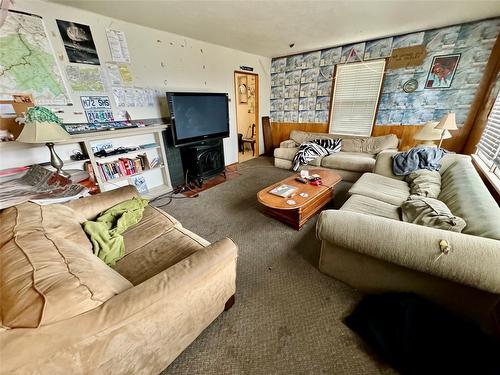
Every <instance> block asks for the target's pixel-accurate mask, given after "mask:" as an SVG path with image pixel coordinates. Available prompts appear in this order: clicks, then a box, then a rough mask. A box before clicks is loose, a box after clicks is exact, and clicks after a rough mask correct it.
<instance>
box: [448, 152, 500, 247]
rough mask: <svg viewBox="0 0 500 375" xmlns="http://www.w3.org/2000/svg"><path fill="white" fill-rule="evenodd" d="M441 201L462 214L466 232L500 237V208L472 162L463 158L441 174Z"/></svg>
mask: <svg viewBox="0 0 500 375" xmlns="http://www.w3.org/2000/svg"><path fill="white" fill-rule="evenodd" d="M441 189H442V190H441V194H439V200H441V201H443V202H444V203H446V205H447V206H448V207H449V208H450V210H451V212H453V213H454V214H455V215H457V216H460V217H462V218H463V219H464V220H465V222H466V223H467V226H466V227H465V229H464V230H463V233H467V234H471V235H473V236H481V237H487V238H492V239H494V240H500V208H499V207H498V204H497V203H496V202H495V199H494V198H493V197H492V196H491V194H490V192H489V191H488V189H487V188H486V186H485V185H484V183H483V181H482V180H481V177H479V175H478V173H477V172H476V170H475V168H474V166H473V165H472V163H471V161H470V160H468V159H460V160H457V161H456V162H455V163H453V164H451V165H450V166H449V167H448V168H447V169H446V171H444V172H443V174H442V175H441Z"/></svg>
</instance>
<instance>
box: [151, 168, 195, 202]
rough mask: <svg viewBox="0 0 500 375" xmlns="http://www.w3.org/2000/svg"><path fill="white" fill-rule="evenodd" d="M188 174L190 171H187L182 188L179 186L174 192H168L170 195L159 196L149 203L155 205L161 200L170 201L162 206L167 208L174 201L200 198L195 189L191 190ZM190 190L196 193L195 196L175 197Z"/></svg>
mask: <svg viewBox="0 0 500 375" xmlns="http://www.w3.org/2000/svg"><path fill="white" fill-rule="evenodd" d="M188 172H189V170H186V176H185V179H184V184H182V185H180V186H177V187H176V188H175V189H174V190H172V191H170V192H168V193H165V194H162V195H159V196H157V197H156V198H153V199H152V200H150V201H149V203H153V202H155V201H157V200H160V199H164V198H166V199H168V201H167V202H166V203H164V204H162V205H161V206H167V205H169V204H170V203H172V201H173V200H174V199H192V198H198V197H199V196H200V194H198V193H197V192H196V191H194V190H193V189H191V187H190V186H189V183H188ZM187 190H189V191H190V192H192V193H194V194H193V195H191V196H183V197H175V196H174V195H175V194H181V193H183V192H185V191H187Z"/></svg>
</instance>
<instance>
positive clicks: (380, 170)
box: [373, 149, 404, 180]
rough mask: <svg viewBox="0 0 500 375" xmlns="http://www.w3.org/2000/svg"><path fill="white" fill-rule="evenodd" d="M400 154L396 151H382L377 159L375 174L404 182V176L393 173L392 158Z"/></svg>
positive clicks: (374, 168)
mask: <svg viewBox="0 0 500 375" xmlns="http://www.w3.org/2000/svg"><path fill="white" fill-rule="evenodd" d="M398 152H399V151H398V150H394V149H390V150H383V151H380V152H379V153H378V154H377V157H376V159H375V166H374V167H373V173H376V174H379V175H382V176H385V177H390V178H395V179H398V180H402V179H403V178H404V176H396V175H395V174H394V173H392V157H393V156H394V155H396V154H397V153H398Z"/></svg>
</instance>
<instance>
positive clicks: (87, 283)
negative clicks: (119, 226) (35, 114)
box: [0, 203, 132, 328]
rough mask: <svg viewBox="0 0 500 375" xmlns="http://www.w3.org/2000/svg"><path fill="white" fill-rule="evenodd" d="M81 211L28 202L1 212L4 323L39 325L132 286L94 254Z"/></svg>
mask: <svg viewBox="0 0 500 375" xmlns="http://www.w3.org/2000/svg"><path fill="white" fill-rule="evenodd" d="M79 219H81V218H79V215H78V213H77V212H75V211H73V210H72V209H71V208H69V207H66V206H64V205H60V204H53V205H48V206H38V205H36V204H34V203H23V204H20V205H18V206H15V207H11V208H8V209H6V210H4V211H2V212H1V213H0V223H1V225H0V234H1V235H2V240H1V241H0V246H1V248H0V264H1V267H2V272H0V288H1V290H0V292H1V293H0V306H1V307H2V308H1V311H0V318H1V321H0V323H1V324H2V325H3V326H5V327H10V328H36V327H39V326H42V325H47V324H50V323H55V322H58V321H61V320H66V319H69V318H72V317H74V316H76V315H79V314H82V313H84V312H86V311H89V310H92V309H94V308H96V307H98V306H99V305H101V304H102V303H104V302H105V301H107V300H108V299H110V298H111V297H113V296H114V295H116V294H119V293H121V292H123V291H124V290H126V289H128V288H131V287H132V284H131V283H130V282H129V281H128V280H127V279H125V278H124V277H123V276H121V275H120V274H119V273H118V272H116V271H114V270H113V269H111V268H110V267H108V266H107V265H106V264H105V263H104V262H103V261H102V260H100V259H99V258H97V257H96V256H95V255H94V254H93V253H92V245H91V243H90V241H89V240H88V239H87V236H86V235H85V233H84V232H83V230H82V228H81V225H80V221H79Z"/></svg>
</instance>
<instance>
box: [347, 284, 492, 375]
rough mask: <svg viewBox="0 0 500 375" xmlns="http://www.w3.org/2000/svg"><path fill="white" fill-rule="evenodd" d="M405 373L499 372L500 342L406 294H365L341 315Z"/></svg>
mask: <svg viewBox="0 0 500 375" xmlns="http://www.w3.org/2000/svg"><path fill="white" fill-rule="evenodd" d="M345 323H346V325H347V326H348V327H349V328H351V329H352V330H353V331H355V332H356V333H358V334H359V335H360V336H361V337H362V338H363V339H364V340H365V341H366V342H367V343H368V344H369V345H370V346H371V347H372V348H373V349H374V350H375V351H376V352H377V353H378V354H379V355H380V356H381V357H382V358H384V359H385V360H387V361H388V362H389V363H390V364H391V365H392V366H393V367H394V368H396V369H397V370H398V371H400V372H401V373H403V374H437V373H439V374H441V375H442V374H500V342H499V341H498V340H496V339H494V338H492V337H489V336H487V335H485V334H483V333H482V332H481V331H480V330H479V328H478V327H477V326H476V325H474V324H473V323H471V322H468V321H466V320H464V319H462V318H459V317H457V316H456V315H453V314H452V313H450V312H449V311H447V310H445V309H443V308H442V307H440V306H437V305H436V304H434V303H432V302H429V301H427V300H425V299H423V298H421V297H418V296H417V295H414V294H409V293H388V294H382V295H371V296H366V297H365V298H364V299H363V300H362V301H361V302H360V303H359V304H358V306H357V307H356V308H355V310H354V311H353V313H352V314H351V315H349V316H348V317H347V318H346V319H345Z"/></svg>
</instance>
